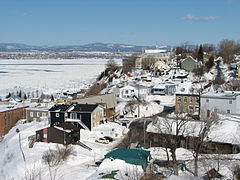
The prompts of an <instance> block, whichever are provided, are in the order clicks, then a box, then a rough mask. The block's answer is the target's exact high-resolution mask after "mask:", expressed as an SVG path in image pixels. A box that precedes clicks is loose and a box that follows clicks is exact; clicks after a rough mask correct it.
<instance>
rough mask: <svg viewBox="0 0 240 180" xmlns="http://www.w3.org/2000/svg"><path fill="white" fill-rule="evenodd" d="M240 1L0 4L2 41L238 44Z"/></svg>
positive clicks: (4, 0) (24, 0)
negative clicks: (235, 42) (227, 42)
mask: <svg viewBox="0 0 240 180" xmlns="http://www.w3.org/2000/svg"><path fill="white" fill-rule="evenodd" d="M239 9H240V0H0V18H1V20H0V24H1V25H0V43H24V44H29V45H47V46H55V45H83V44H88V43H95V42H102V43H124V44H135V45H155V44H156V43H157V44H158V45H172V46H173V45H181V44H182V43H185V42H188V43H190V44H203V43H211V44H215V45H217V44H218V43H219V42H220V41H221V40H223V39H233V40H236V41H239V40H240V36H239V32H240V23H239V21H240V10H239Z"/></svg>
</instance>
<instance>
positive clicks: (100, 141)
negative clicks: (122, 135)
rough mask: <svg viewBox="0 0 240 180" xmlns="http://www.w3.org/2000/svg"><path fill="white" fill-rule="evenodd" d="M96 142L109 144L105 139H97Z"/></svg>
mask: <svg viewBox="0 0 240 180" xmlns="http://www.w3.org/2000/svg"><path fill="white" fill-rule="evenodd" d="M96 142H99V143H103V144H108V143H109V141H108V140H107V139H105V138H99V139H97V140H96Z"/></svg>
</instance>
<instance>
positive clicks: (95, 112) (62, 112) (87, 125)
mask: <svg viewBox="0 0 240 180" xmlns="http://www.w3.org/2000/svg"><path fill="white" fill-rule="evenodd" d="M49 112H50V124H51V126H54V125H57V124H60V123H63V122H71V123H72V124H74V125H75V126H77V127H80V128H84V129H87V130H91V129H92V128H93V127H96V126H98V125H99V124H100V123H103V121H104V109H103V107H101V106H100V105H97V104H77V103H75V104H69V105H67V104H61V105H55V106H53V107H52V108H50V109H49Z"/></svg>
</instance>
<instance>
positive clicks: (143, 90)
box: [119, 84, 149, 99]
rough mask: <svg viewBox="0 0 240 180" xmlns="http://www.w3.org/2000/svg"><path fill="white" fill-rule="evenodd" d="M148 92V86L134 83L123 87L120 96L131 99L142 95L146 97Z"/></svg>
mask: <svg viewBox="0 0 240 180" xmlns="http://www.w3.org/2000/svg"><path fill="white" fill-rule="evenodd" d="M148 94H149V88H148V87H146V86H144V85H140V84H132V85H127V86H125V87H123V88H121V89H120V94H119V97H120V98H123V99H129V98H134V97H140V98H143V99H145V98H146V96H147V95H148Z"/></svg>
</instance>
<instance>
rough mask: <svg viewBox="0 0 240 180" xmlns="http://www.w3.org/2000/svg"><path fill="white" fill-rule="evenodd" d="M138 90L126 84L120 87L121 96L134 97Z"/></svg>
mask: <svg viewBox="0 0 240 180" xmlns="http://www.w3.org/2000/svg"><path fill="white" fill-rule="evenodd" d="M136 92H137V90H136V89H135V88H134V87H133V86H125V87H123V88H121V89H120V94H119V97H120V98H132V97H133V96H134V95H136Z"/></svg>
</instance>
